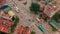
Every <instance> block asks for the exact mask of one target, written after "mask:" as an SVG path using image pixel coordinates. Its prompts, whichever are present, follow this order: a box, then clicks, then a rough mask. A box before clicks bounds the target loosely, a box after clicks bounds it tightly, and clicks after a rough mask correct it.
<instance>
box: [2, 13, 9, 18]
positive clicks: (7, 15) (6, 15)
mask: <svg viewBox="0 0 60 34" xmlns="http://www.w3.org/2000/svg"><path fill="white" fill-rule="evenodd" d="M2 16H5V17H9V18H10V15H9V14H2Z"/></svg>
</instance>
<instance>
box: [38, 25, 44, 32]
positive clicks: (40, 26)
mask: <svg viewBox="0 0 60 34" xmlns="http://www.w3.org/2000/svg"><path fill="white" fill-rule="evenodd" d="M38 28H39V29H40V30H41V31H42V32H44V31H45V29H44V27H43V26H42V25H41V24H40V25H38Z"/></svg>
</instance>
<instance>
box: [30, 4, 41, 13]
mask: <svg viewBox="0 0 60 34" xmlns="http://www.w3.org/2000/svg"><path fill="white" fill-rule="evenodd" d="M39 10H40V5H39V4H38V3H32V4H31V6H30V11H31V12H33V13H35V14H37V13H38V11H39Z"/></svg>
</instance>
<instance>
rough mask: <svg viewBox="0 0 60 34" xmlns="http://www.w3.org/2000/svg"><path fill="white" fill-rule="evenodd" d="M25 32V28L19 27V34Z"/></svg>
mask: <svg viewBox="0 0 60 34" xmlns="http://www.w3.org/2000/svg"><path fill="white" fill-rule="evenodd" d="M23 30H24V27H23V26H20V27H18V32H17V33H18V34H22V33H23Z"/></svg>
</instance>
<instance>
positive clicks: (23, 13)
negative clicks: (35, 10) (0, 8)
mask: <svg viewBox="0 0 60 34" xmlns="http://www.w3.org/2000/svg"><path fill="white" fill-rule="evenodd" d="M27 1H28V4H27V5H26V6H25V5H23V4H22V2H20V1H18V0H14V2H15V3H16V5H17V7H18V8H19V10H20V12H19V13H17V12H16V11H15V9H14V7H15V6H13V4H14V2H13V1H12V0H6V4H8V5H9V6H11V7H12V9H13V11H14V13H15V14H16V15H18V17H19V18H20V21H19V23H18V25H17V27H16V28H15V31H14V33H13V34H17V28H18V27H19V26H20V25H23V26H30V25H31V24H33V23H37V24H38V22H37V21H36V20H35V18H37V17H38V15H34V14H31V13H30V11H29V6H30V5H31V3H32V2H31V0H27ZM40 23H41V24H42V25H43V26H44V28H45V29H46V30H47V31H48V32H49V33H50V34H54V32H53V31H52V28H51V26H50V25H49V24H48V23H47V22H46V23H45V22H44V21H43V20H42V21H41V22H40ZM33 27H34V28H31V30H32V29H35V30H34V31H36V34H43V33H42V32H41V31H40V30H39V29H38V28H37V27H36V26H35V25H33Z"/></svg>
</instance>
